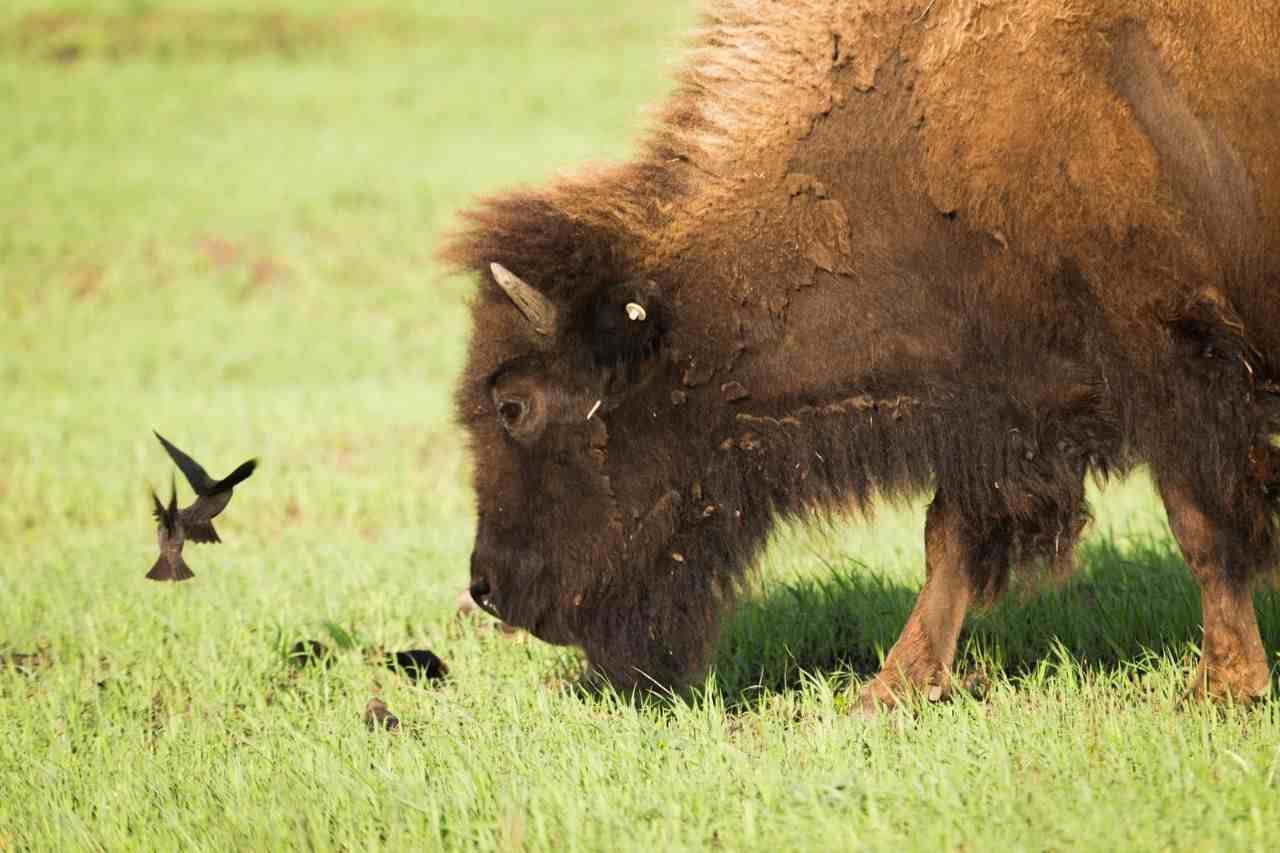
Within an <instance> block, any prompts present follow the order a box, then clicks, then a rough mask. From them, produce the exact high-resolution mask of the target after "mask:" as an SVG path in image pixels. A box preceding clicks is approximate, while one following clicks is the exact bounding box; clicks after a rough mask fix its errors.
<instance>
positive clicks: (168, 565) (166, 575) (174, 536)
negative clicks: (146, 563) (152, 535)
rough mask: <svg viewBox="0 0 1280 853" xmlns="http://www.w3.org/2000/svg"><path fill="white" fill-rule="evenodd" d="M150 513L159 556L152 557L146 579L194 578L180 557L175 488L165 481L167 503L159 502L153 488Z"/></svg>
mask: <svg viewBox="0 0 1280 853" xmlns="http://www.w3.org/2000/svg"><path fill="white" fill-rule="evenodd" d="M151 501H152V504H153V507H152V510H151V514H152V515H153V516H155V519H156V542H157V544H158V545H159V546H160V556H159V557H158V558H157V559H156V562H155V565H153V566H152V567H151V571H149V572H147V578H148V579H150V580H153V581H174V582H177V581H185V580H189V579H190V578H193V577H195V573H194V572H193V571H191V568H190V567H189V566H188V565H187V563H186V561H185V560H184V559H182V545H183V541H184V539H185V536H184V531H183V528H182V513H181V512H180V511H179V510H178V487H177V484H176V483H174V482H173V481H172V479H171V480H170V482H169V506H168V507H166V506H164V505H163V504H162V503H160V497H159V496H158V495H157V494H156V493H155V490H154V489H153V490H152V492H151Z"/></svg>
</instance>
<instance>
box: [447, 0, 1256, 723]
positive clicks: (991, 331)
mask: <svg viewBox="0 0 1280 853" xmlns="http://www.w3.org/2000/svg"><path fill="white" fill-rule="evenodd" d="M926 5H927V6H928V8H926ZM1278 52H1280V10H1278V9H1277V8H1275V7H1274V5H1273V4H1267V5H1258V6H1257V7H1256V8H1249V4H1240V7H1239V8H1238V9H1237V8H1236V7H1235V6H1231V7H1228V6H1227V5H1226V4H1217V5H1214V6H1213V7H1212V8H1206V7H1204V5H1203V4H1197V3H1193V2H1190V0H1186V2H1171V3H1163V4H1158V5H1157V4H1151V3H1148V2H1145V0H1106V2H1089V3H1085V2H1083V0H1080V2H1073V0H1060V2H1055V3H1052V4H1049V3H1023V2H1012V0H1008V2H1000V0H997V2H992V3H983V4H969V3H949V4H938V5H937V6H936V7H935V6H934V5H933V4H926V3H923V2H904V1H903V0H870V2H867V0H862V2H856V3H855V2H843V0H832V2H816V0H813V2H811V0H787V2H780V3H764V2H752V0H719V2H716V3H714V4H713V6H712V8H711V11H710V14H709V16H708V19H707V23H706V28H705V32H704V34H703V36H702V39H701V42H700V46H699V47H698V48H697V49H696V50H695V51H694V53H693V55H692V58H691V59H690V61H689V64H688V65H687V67H686V68H685V70H684V71H683V72H682V74H681V76H680V85H679V87H678V89H677V91H676V93H675V94H674V95H673V96H672V97H671V99H670V100H669V102H668V103H667V105H666V106H665V108H664V110H663V111H662V114H661V118H660V120H659V121H658V123H657V126H656V127H655V129H654V130H653V131H652V132H651V133H650V134H649V136H648V137H647V139H646V140H645V142H644V144H643V146H642V150H641V151H640V153H639V154H638V155H637V157H636V158H635V159H634V160H633V161H631V162H629V163H625V164H622V165H619V166H616V167H610V168H605V169H600V170H596V171H593V172H589V173H585V174H583V175H581V176H578V177H576V178H572V179H567V180H564V181H562V182H560V183H557V184H554V185H552V186H549V187H547V188H544V189H538V190H528V191H523V192H515V193H510V194H506V195H501V196H497V197H495V198H491V199H489V200H487V201H485V202H483V203H481V204H480V205H478V206H477V207H476V208H475V209H474V210H472V211H470V212H469V213H468V214H466V219H467V224H466V225H465V227H464V228H463V229H462V230H460V231H459V232H458V233H456V234H455V235H454V236H453V237H452V239H451V240H450V241H449V243H448V244H447V245H446V246H445V248H444V250H443V255H444V257H445V258H446V259H447V260H448V261H449V262H450V263H451V264H453V265H454V266H455V267H457V268H460V269H463V270H468V271H473V272H475V273H478V274H480V276H481V280H482V282H483V285H482V287H481V290H480V292H479V294H478V296H477V299H476V300H475V302H474V304H473V306H472V323H473V328H472V337H471V341H470V348H469V354H468V361H467V367H466V370H465V371H464V373H463V375H462V376H461V378H460V380H459V384H458V388H457V406H458V413H459V419H460V421H461V423H462V425H463V426H464V428H465V429H466V431H467V433H468V435H469V438H470V443H471V451H472V453H473V455H474V458H475V483H474V485H475V491H476V496H477V507H478V515H479V523H478V532H477V538H476V547H475V552H474V555H473V559H472V572H473V580H474V581H475V582H477V583H478V584H479V586H478V588H481V589H485V590H486V592H487V595H486V606H488V607H490V608H491V609H493V610H494V611H495V612H497V613H498V615H500V616H502V618H504V619H506V620H508V621H510V622H513V623H514V624H519V625H522V626H524V627H528V628H530V629H531V630H533V631H534V632H535V633H537V634H539V635H540V636H543V637H544V638H546V639H549V640H551V641H554V642H564V643H574V644H577V645H579V646H581V647H582V648H583V649H585V651H586V653H587V655H588V657H589V659H590V661H591V663H592V665H593V667H594V668H595V669H596V670H597V671H599V672H601V673H603V674H604V675H605V676H607V677H608V678H609V679H610V680H612V681H614V682H615V683H618V684H620V685H623V686H629V685H652V684H661V685H670V686H679V685H683V684H687V683H689V681H691V680H692V679H694V678H696V677H697V676H698V675H699V673H700V672H701V671H702V669H703V668H704V667H705V664H706V661H707V659H708V658H709V655H710V652H711V650H712V649H713V647H714V644H715V641H716V638H717V631H718V626H719V625H720V623H721V621H722V617H723V615H724V613H725V611H726V609H727V608H728V607H730V606H731V605H732V602H733V598H734V595H735V592H736V591H737V589H738V588H739V586H740V585H741V583H742V581H743V578H744V577H745V576H746V575H747V572H748V570H749V568H750V566H751V565H752V563H753V561H754V559H755V557H756V555H757V553H758V551H759V549H760V548H761V547H762V545H763V543H764V542H765V540H766V538H767V536H768V533H769V531H770V529H771V528H772V526H773V525H774V524H775V523H776V522H777V521H778V520H779V519H782V518H808V517H811V516H814V515H816V514H826V513H830V512H834V511H840V510H844V509H847V508H850V507H854V508H860V509H862V510H864V511H867V512H870V511H871V509H872V507H873V503H874V502H875V501H876V500H877V499H881V498H897V497H904V496H911V495H916V494H921V493H927V492H930V491H932V493H933V494H934V498H933V501H932V503H931V505H930V508H929V512H928V517H927V521H926V529H925V544H926V568H927V577H926V582H925V585H924V588H923V590H922V591H921V594H920V597H919V599H918V601H917V603H916V606H915V608H914V609H913V611H912V613H911V615H910V617H909V619H908V622H907V625H906V626H905V628H904V630H903V633H902V636H901V637H900V639H899V640H898V642H897V643H896V644H895V646H894V647H893V649H892V650H891V652H890V654H889V655H888V658H887V660H886V661H885V665H884V669H883V671H882V672H881V673H880V675H879V676H878V677H877V678H876V679H875V681H873V682H872V683H871V684H870V685H869V686H868V687H867V688H865V689H864V692H863V699H864V702H865V703H866V704H867V705H868V706H875V705H879V704H883V703H892V702H895V701H898V700H899V699H901V698H903V697H904V696H907V695H909V694H911V693H914V692H921V693H923V694H924V695H926V696H930V697H934V698H937V697H939V696H941V695H944V694H945V693H946V692H947V691H948V689H949V686H950V684H949V680H950V675H949V670H950V666H951V663H952V659H953V657H954V654H955V647H956V638H957V635H958V632H959V630H960V626H961V624H962V622H963V619H964V616H965V613H966V611H967V609H968V608H969V607H970V606H971V605H973V604H984V603H989V602H991V601H993V600H994V599H995V598H996V597H998V596H999V595H1000V594H1001V593H1002V591H1003V590H1004V589H1005V587H1006V586H1007V584H1008V581H1009V577H1010V574H1011V572H1013V571H1015V570H1017V571H1025V572H1028V573H1035V572H1037V571H1038V572H1039V573H1040V574H1041V575H1043V574H1045V573H1046V572H1047V573H1048V574H1050V575H1053V576H1062V575H1064V574H1066V573H1068V572H1069V571H1070V570H1071V568H1072V555H1073V552H1074V547H1075V543H1076V541H1077V539H1078V537H1079V535H1080V533H1081V531H1082V529H1083V528H1084V526H1085V523H1086V521H1087V513H1086V508H1085V505H1084V499H1083V495H1084V482H1085V478H1086V477H1087V476H1090V475H1093V476H1097V477H1105V476H1107V475H1108V474H1109V473H1111V472H1114V471H1124V470H1127V469H1128V468H1130V467H1132V466H1134V465H1137V464H1145V465H1148V466H1150V468H1151V470H1152V472H1153V474H1154V476H1155V479H1156V482H1157V485H1158V486H1159V490H1160V494H1161V497H1162V499H1163V500H1164V503H1165V506H1166V508H1167V509H1168V513H1169V518H1170V524H1171V528H1172V530H1173V534H1174V536H1175V538H1176V540H1177V542H1178V544H1179V546H1180V547H1181V548H1182V550H1183V553H1184V555H1185V556H1186V559H1187V563H1188V564H1189V566H1190V568H1191V570H1192V572H1193V574H1194V575H1195V577H1196V579H1197V580H1198V581H1199V583H1200V585H1201V589H1202V604H1203V612H1204V632H1205V637H1204V644H1203V647H1204V654H1203V657H1202V660H1201V664H1200V669H1199V671H1198V672H1197V674H1196V676H1195V680H1194V682H1193V685H1192V687H1193V689H1194V690H1195V691H1196V692H1197V693H1198V694H1200V695H1205V696H1211V697H1221V696H1226V695H1232V696H1235V697H1236V698H1241V699H1243V698H1251V697H1255V696H1258V695H1261V694H1262V693H1264V692H1265V691H1266V690H1267V687H1268V668H1267V660H1266V655H1265V652H1264V649H1263V646H1262V642H1261V638H1260V636H1259V633H1258V627H1257V622H1256V618H1255V615H1254V610H1253V604H1252V598H1251V594H1250V590H1251V585H1252V584H1253V583H1254V581H1255V580H1256V579H1258V578H1260V577H1262V576H1263V575H1264V574H1265V572H1266V571H1267V570H1269V569H1272V568H1273V567H1274V566H1275V565H1276V556H1277V535H1276V529H1275V523H1276V505H1275V502H1276V497H1275V496H1276V494H1277V491H1278V489H1280V452H1278V451H1277V450H1276V448H1275V446H1274V440H1275V436H1276V433H1277V431H1278V430H1280V384H1277V377H1280V300H1277V299H1276V298H1275V294H1276V293H1277V292H1278V289H1280V169H1277V168H1276V167H1275V164H1276V162H1277V158H1280V72H1277V70H1276V66H1275V63H1274V59H1273V57H1274V56H1275V55H1278ZM1032 576H1034V574H1032ZM851 618H853V615H852V614H851Z"/></svg>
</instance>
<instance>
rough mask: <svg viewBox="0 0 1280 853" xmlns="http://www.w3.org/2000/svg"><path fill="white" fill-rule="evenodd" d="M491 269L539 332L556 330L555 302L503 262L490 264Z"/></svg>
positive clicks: (502, 286)
mask: <svg viewBox="0 0 1280 853" xmlns="http://www.w3.org/2000/svg"><path fill="white" fill-rule="evenodd" d="M489 271H490V272H492V273H493V280H494V281H496V282H497V283H498V286H499V287H501V288H502V290H503V292H504V293H506V294H507V296H509V297H511V301H512V302H514V303H515V306H516V307H517V308H519V309H520V313H521V314H523V315H524V318H525V319H526V320H528V321H529V322H530V323H532V324H533V328H534V330H535V331H536V332H537V333H538V334H540V335H549V334H551V333H552V332H554V331H555V330H556V306H555V303H553V302H552V301H551V300H550V299H548V298H547V297H546V296H545V295H544V294H541V293H539V292H538V291H536V290H534V289H533V288H532V287H530V286H529V284H528V283H527V282H525V281H523V280H522V279H521V278H520V276H518V275H516V274H515V273H513V272H511V270H509V269H507V268H506V267H504V266H503V265H502V264H496V263H495V264H489Z"/></svg>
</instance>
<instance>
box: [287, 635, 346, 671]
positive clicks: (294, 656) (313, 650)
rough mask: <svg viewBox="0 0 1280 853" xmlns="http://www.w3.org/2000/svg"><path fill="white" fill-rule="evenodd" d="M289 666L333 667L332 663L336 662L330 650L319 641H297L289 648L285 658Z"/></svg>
mask: <svg viewBox="0 0 1280 853" xmlns="http://www.w3.org/2000/svg"><path fill="white" fill-rule="evenodd" d="M287 660H288V661H289V665H290V666H294V667H304V666H312V665H313V664H320V665H322V666H325V667H329V666H333V662H334V661H335V660H337V658H336V657H335V656H334V654H333V652H332V650H330V648H329V647H328V646H326V645H325V644H324V643H322V642H320V641H319V640H299V641H298V642H296V643H294V644H293V645H292V646H290V647H289V654H288V657H287Z"/></svg>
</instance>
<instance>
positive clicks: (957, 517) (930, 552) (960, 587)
mask: <svg viewBox="0 0 1280 853" xmlns="http://www.w3.org/2000/svg"><path fill="white" fill-rule="evenodd" d="M924 529H925V534H924V535H925V582H924V588H923V589H921V590H920V595H919V597H917V598H916V603H915V607H913V608H912V610H911V615H910V616H909V617H908V618H907V624H906V627H904V628H903V629H902V634H901V635H900V636H899V637H898V641H897V642H896V643H894V644H893V648H892V649H890V650H889V655H888V657H886V658H885V662H884V667H883V668H882V669H881V670H880V673H879V674H878V675H877V676H876V677H875V679H874V680H873V681H872V682H871V683H870V684H868V685H867V686H865V687H864V688H863V689H862V692H861V694H860V695H859V704H860V705H861V706H862V708H863V710H865V711H874V710H877V709H878V708H881V707H884V706H891V705H895V704H897V703H898V702H900V701H902V700H904V699H906V698H907V697H908V696H910V695H912V694H916V693H919V694H923V695H924V696H926V697H928V698H929V699H933V700H936V699H940V698H942V697H943V696H945V695H947V694H948V693H949V692H950V690H951V663H952V661H953V660H954V658H955V655H956V641H957V639H958V638H959V636H960V627H961V626H962V625H963V624H964V617H965V613H966V611H967V610H968V609H969V603H970V601H971V600H972V598H973V586H972V582H971V580H970V578H971V567H972V563H973V560H974V559H975V555H976V553H977V545H978V544H979V543H978V542H977V541H976V537H975V536H974V534H973V532H972V531H971V530H970V528H969V527H968V526H967V525H966V524H965V520H964V518H963V516H962V514H961V513H960V511H959V510H958V508H957V507H956V506H955V505H954V503H952V502H950V501H948V500H947V499H946V498H945V497H944V496H942V495H938V496H936V497H935V498H934V500H933V502H932V503H931V504H930V505H929V512H928V515H927V516H926V519H925V528H924Z"/></svg>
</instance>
